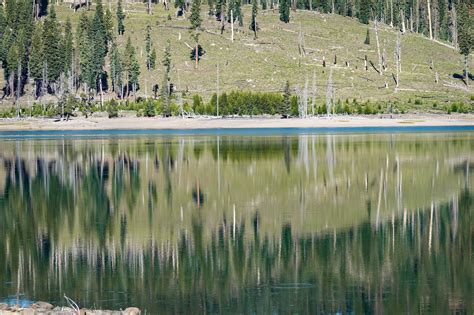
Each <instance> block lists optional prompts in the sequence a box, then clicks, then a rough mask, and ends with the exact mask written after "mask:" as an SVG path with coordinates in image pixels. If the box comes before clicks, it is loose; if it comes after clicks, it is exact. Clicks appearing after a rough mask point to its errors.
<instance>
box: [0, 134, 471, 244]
mask: <svg viewBox="0 0 474 315" xmlns="http://www.w3.org/2000/svg"><path fill="white" fill-rule="evenodd" d="M436 136H437V137H438V138H440V139H437V141H436V142H432V141H430V139H431V138H430V137H431V135H418V136H415V135H398V136H397V135H385V136H376V135H369V136H362V135H360V136H310V135H302V136H299V137H285V138H282V137H256V138H248V137H242V138H239V137H223V138H222V137H221V138H219V140H218V141H216V138H195V139H193V138H187V137H183V138H159V139H156V138H146V137H144V138H137V139H136V138H134V139H120V140H118V139H110V140H104V139H100V140H61V141H38V140H36V141H33V142H29V141H17V142H13V141H11V142H3V143H2V148H4V150H3V151H2V155H1V157H0V159H1V161H3V165H2V166H1V167H0V175H1V176H2V177H1V178H0V183H1V184H0V189H1V190H0V193H2V194H4V197H3V198H2V199H0V203H1V204H2V207H3V208H7V209H12V214H11V215H12V216H17V215H18V213H16V211H17V210H18V209H21V210H22V211H27V210H26V209H29V210H28V211H30V212H32V214H31V215H32V216H33V217H34V218H35V220H36V221H35V225H36V226H38V229H40V230H44V231H49V233H50V234H51V231H55V234H51V235H50V237H52V241H53V242H54V244H55V246H60V247H64V248H70V246H71V244H77V243H78V242H79V243H81V242H86V243H89V242H90V243H91V244H96V245H101V246H105V245H107V246H116V244H115V242H116V241H117V240H118V239H122V240H123V244H122V245H123V246H129V247H133V248H135V247H136V246H145V245H146V244H147V243H148V242H149V241H150V240H152V242H155V243H164V242H170V243H171V244H172V245H173V246H176V244H177V243H178V242H179V237H180V234H181V233H182V232H185V233H189V231H190V230H191V225H192V216H193V214H194V213H195V212H196V211H199V212H200V213H201V215H202V224H203V226H204V231H205V235H204V236H203V237H204V239H205V240H206V241H207V242H208V241H209V240H210V239H211V237H212V235H211V231H215V230H217V229H218V227H219V226H220V225H221V224H222V222H223V221H224V220H225V221H227V222H231V223H232V224H236V225H239V224H242V223H245V224H246V225H249V224H250V223H251V220H252V218H253V216H254V215H255V213H256V211H257V210H258V212H259V213H260V217H261V218H260V226H261V233H262V235H265V236H268V237H270V238H271V239H273V238H275V237H277V236H278V235H279V231H280V229H281V227H282V226H284V225H285V224H291V226H292V227H293V229H294V231H295V233H296V234H297V235H299V236H300V235H308V234H309V235H311V234H315V233H321V232H325V231H326V232H327V231H333V230H334V229H339V228H348V227H351V226H353V225H354V224H360V223H361V222H365V221H367V220H370V221H371V222H373V223H377V222H382V221H384V220H386V219H387V218H391V216H392V214H395V215H396V216H401V215H402V214H403V212H404V209H407V210H408V212H409V213H411V212H412V211H413V210H415V209H418V208H422V207H426V205H429V204H430V203H431V202H432V201H433V200H434V201H435V202H438V201H442V200H446V199H447V198H450V196H452V195H453V194H455V193H456V192H457V191H459V189H460V187H462V186H463V185H464V183H463V180H461V179H462V174H463V173H462V172H460V173H457V172H454V171H453V169H456V166H453V164H452V163H451V162H448V161H452V159H453V158H456V157H459V156H469V154H470V153H471V149H472V148H471V138H470V137H472V136H470V135H469V134H468V135H464V134H454V135H453V134H452V135H436ZM441 137H442V138H441ZM196 139H199V140H196ZM262 152H265V153H262ZM460 176H461V177H460ZM472 178H473V177H472V176H471V177H470V178H469V179H467V180H469V181H471V182H472V180H473V179H472ZM198 188H199V193H200V196H201V197H200V199H199V200H201V198H202V204H201V203H200V204H199V210H197V203H196V201H197V199H196V193H197V189H198ZM13 209H14V210H13ZM234 209H235V210H234ZM40 214H41V215H40ZM53 225H54V226H53ZM86 227H87V229H86ZM157 227H159V228H157ZM125 236H126V237H125ZM246 238H252V233H251V232H250V231H247V232H246Z"/></svg>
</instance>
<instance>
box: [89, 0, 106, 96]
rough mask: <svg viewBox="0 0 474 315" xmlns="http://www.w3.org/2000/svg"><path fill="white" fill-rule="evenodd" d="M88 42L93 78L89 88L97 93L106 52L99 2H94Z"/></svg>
mask: <svg viewBox="0 0 474 315" xmlns="http://www.w3.org/2000/svg"><path fill="white" fill-rule="evenodd" d="M89 40H90V41H91V44H92V66H93V70H92V71H93V73H92V75H93V78H94V86H91V88H93V89H94V90H96V91H97V90H98V89H97V86H98V85H99V87H100V82H101V80H102V78H103V75H104V70H103V68H104V65H105V56H106V55H107V50H108V47H107V46H108V43H107V30H106V26H105V23H104V10H103V7H102V1H101V0H96V9H95V14H94V17H93V19H92V23H91V25H90V30H89Z"/></svg>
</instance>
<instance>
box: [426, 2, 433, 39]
mask: <svg viewBox="0 0 474 315" xmlns="http://www.w3.org/2000/svg"><path fill="white" fill-rule="evenodd" d="M427 1H428V3H427V5H428V8H427V10H428V27H429V30H430V39H433V28H432V26H431V4H430V0H427Z"/></svg>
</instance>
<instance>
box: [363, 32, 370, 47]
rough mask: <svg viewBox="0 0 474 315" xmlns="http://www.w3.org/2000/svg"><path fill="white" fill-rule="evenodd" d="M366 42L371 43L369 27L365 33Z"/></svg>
mask: <svg viewBox="0 0 474 315" xmlns="http://www.w3.org/2000/svg"><path fill="white" fill-rule="evenodd" d="M364 44H366V45H370V32H369V28H367V33H366V34H365V41H364Z"/></svg>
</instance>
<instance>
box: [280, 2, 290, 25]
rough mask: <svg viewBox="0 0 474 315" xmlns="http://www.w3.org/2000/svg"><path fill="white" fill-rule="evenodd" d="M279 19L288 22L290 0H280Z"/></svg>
mask: <svg viewBox="0 0 474 315" xmlns="http://www.w3.org/2000/svg"><path fill="white" fill-rule="evenodd" d="M279 11H280V21H282V22H285V23H289V22H290V0H280V8H279Z"/></svg>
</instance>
